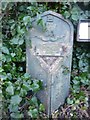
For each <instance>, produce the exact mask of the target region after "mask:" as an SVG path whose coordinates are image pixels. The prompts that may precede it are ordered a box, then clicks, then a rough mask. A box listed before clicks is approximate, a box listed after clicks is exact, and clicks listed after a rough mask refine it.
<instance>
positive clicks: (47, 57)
mask: <svg viewBox="0 0 90 120" xmlns="http://www.w3.org/2000/svg"><path fill="white" fill-rule="evenodd" d="M41 18H42V20H43V21H44V23H45V25H46V30H45V31H43V30H42V27H41V26H40V25H37V22H36V18H35V19H34V20H33V21H32V26H33V27H32V29H31V30H30V31H28V35H27V45H26V53H27V71H28V72H29V73H30V74H31V76H32V77H33V78H36V79H40V80H42V81H43V86H44V90H41V91H40V92H39V93H38V94H37V96H38V98H39V99H40V100H41V102H42V103H43V104H44V105H45V108H46V113H47V114H48V115H50V114H51V113H52V112H54V111H55V110H56V109H58V107H59V106H60V105H62V104H63V103H64V100H65V98H66V97H67V96H68V93H69V87H70V71H71V62H72V46H73V25H72V24H71V23H70V22H69V21H67V20H65V19H64V18H63V17H62V16H61V15H60V14H57V13H55V12H52V11H47V12H45V13H43V14H42V15H41ZM30 41H31V42H30ZM29 42H30V43H31V45H30V44H29Z"/></svg>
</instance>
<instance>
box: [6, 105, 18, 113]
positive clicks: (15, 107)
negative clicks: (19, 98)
mask: <svg viewBox="0 0 90 120" xmlns="http://www.w3.org/2000/svg"><path fill="white" fill-rule="evenodd" d="M8 108H9V110H10V112H16V111H18V108H19V107H18V105H14V104H10V105H9V106H8Z"/></svg>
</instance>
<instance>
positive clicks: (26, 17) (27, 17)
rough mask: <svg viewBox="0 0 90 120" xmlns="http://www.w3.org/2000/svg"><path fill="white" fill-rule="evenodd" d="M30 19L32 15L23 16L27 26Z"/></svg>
mask: <svg viewBox="0 0 90 120" xmlns="http://www.w3.org/2000/svg"><path fill="white" fill-rule="evenodd" d="M30 21H31V17H30V16H25V17H24V18H23V22H24V24H25V26H26V25H27V24H28V23H29V22H30Z"/></svg>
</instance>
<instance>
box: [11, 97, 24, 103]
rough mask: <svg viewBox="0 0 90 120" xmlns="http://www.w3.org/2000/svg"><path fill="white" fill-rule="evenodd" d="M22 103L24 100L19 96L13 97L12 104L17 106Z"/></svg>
mask: <svg viewBox="0 0 90 120" xmlns="http://www.w3.org/2000/svg"><path fill="white" fill-rule="evenodd" d="M21 101H22V98H21V97H20V96H19V95H14V96H12V97H11V104H14V105H17V104H19V103H20V102H21Z"/></svg>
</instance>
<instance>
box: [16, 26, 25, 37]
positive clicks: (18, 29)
mask: <svg viewBox="0 0 90 120" xmlns="http://www.w3.org/2000/svg"><path fill="white" fill-rule="evenodd" d="M17 32H18V34H20V35H21V34H24V32H25V31H24V29H21V27H20V26H18V27H17Z"/></svg>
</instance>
